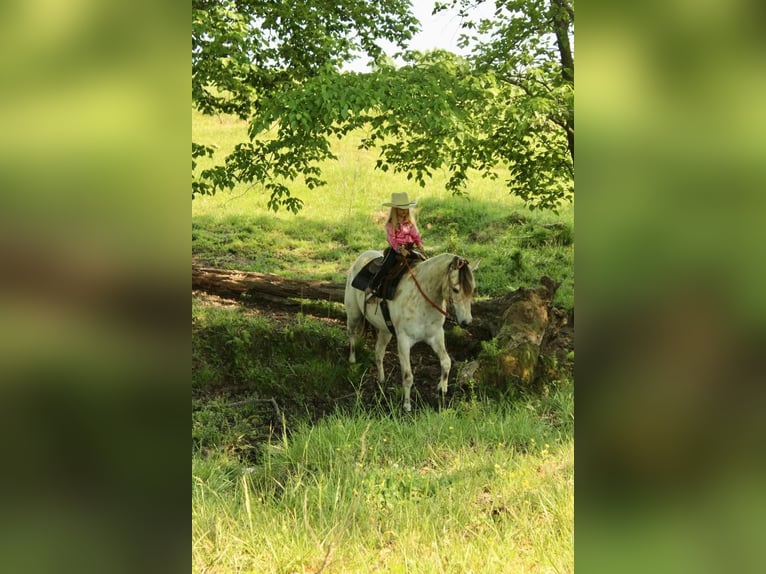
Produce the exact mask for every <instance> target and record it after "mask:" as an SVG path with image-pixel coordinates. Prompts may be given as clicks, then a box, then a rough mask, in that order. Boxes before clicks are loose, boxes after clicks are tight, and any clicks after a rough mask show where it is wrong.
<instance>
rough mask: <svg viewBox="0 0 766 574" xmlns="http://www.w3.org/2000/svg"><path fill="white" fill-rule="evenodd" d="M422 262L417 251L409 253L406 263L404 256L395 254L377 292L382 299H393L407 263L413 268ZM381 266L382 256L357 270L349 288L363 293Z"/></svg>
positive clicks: (421, 256) (422, 259)
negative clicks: (393, 260) (394, 258)
mask: <svg viewBox="0 0 766 574" xmlns="http://www.w3.org/2000/svg"><path fill="white" fill-rule="evenodd" d="M424 260H425V257H424V256H423V254H421V253H418V252H417V251H410V254H409V256H407V262H406V263H405V258H404V256H402V255H399V254H398V253H397V254H396V261H395V262H394V264H393V265H392V266H391V269H389V271H388V273H387V274H386V275H385V276H384V277H383V278H382V280H381V283H380V289H379V292H380V293H381V296H382V298H383V299H388V300H391V299H393V298H394V295H395V294H396V286H397V285H399V281H401V279H402V277H403V276H404V274H405V272H406V271H407V263H409V266H410V267H414V266H416V265H417V264H418V263H420V262H421V261H424ZM382 266H383V256H380V257H376V258H375V259H372V260H371V261H370V262H369V263H367V265H365V266H364V267H362V268H361V269H360V270H359V273H357V275H356V277H354V279H353V280H352V281H351V286H352V287H354V288H356V289H359V290H360V291H364V290H365V289H367V286H368V285H369V284H370V281H372V278H373V277H375V275H376V274H377V273H378V271H380V268H381V267H382Z"/></svg>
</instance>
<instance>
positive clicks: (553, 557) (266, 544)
mask: <svg viewBox="0 0 766 574" xmlns="http://www.w3.org/2000/svg"><path fill="white" fill-rule="evenodd" d="M558 393H559V394H560V395H561V396H560V397H558V400H559V401H560V402H562V403H565V404H567V405H569V408H570V410H571V401H572V398H571V388H562V389H560V390H559V391H558ZM539 408H540V405H537V404H531V403H519V404H516V405H514V406H502V405H497V404H491V403H482V402H468V403H463V404H462V405H460V406H459V407H458V408H454V409H447V410H443V411H441V412H434V411H428V410H424V411H421V412H419V413H417V414H415V415H413V416H403V415H397V414H396V411H382V412H372V413H371V412H368V411H363V410H357V411H355V412H352V413H350V414H348V413H346V414H338V415H333V416H329V417H327V418H325V419H323V420H322V421H320V422H319V423H317V424H315V425H302V426H300V427H299V428H298V429H297V430H296V431H295V433H294V434H293V435H292V436H290V437H282V438H280V437H276V438H275V439H274V440H272V441H271V442H270V443H268V444H267V445H265V446H264V448H263V453H262V458H261V460H260V462H258V463H256V464H254V465H246V464H243V463H242V462H241V461H239V460H238V459H236V458H233V457H232V456H230V455H227V454H226V453H219V454H217V455H215V456H202V455H200V454H198V453H195V455H194V456H193V459H192V463H193V466H192V518H193V541H194V542H193V570H194V571H195V572H204V571H216V572H218V571H220V572H316V571H318V570H319V569H320V568H321V567H322V566H323V565H324V572H375V571H379V572H460V573H462V572H572V571H573V566H572V564H573V441H572V438H571V430H570V429H571V420H563V419H561V420H558V422H557V423H552V422H551V420H556V419H551V418H547V419H546V418H543V417H541V416H540V415H539V414H537V410H538V409H539ZM558 414H560V413H558Z"/></svg>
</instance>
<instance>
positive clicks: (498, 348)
mask: <svg viewBox="0 0 766 574" xmlns="http://www.w3.org/2000/svg"><path fill="white" fill-rule="evenodd" d="M540 283H541V285H540V287H538V288H537V289H524V288H521V289H519V290H517V291H515V292H514V293H513V294H512V295H511V297H510V303H509V304H508V306H507V307H506V309H505V311H504V312H503V314H502V321H501V322H500V329H499V332H498V333H497V336H496V337H495V338H494V339H492V340H491V341H490V342H488V343H486V344H485V345H484V348H483V350H482V352H481V354H480V355H479V359H478V360H479V368H478V369H477V371H476V381H477V382H479V383H481V384H485V385H487V386H490V387H495V388H498V389H499V390H507V389H508V388H509V386H515V385H522V386H526V385H529V384H530V383H532V382H533V381H534V380H535V378H536V374H537V365H538V358H539V355H540V346H541V344H542V342H543V338H544V336H545V333H546V329H547V328H548V321H549V312H550V306H551V302H552V301H553V297H554V296H555V294H556V290H557V289H558V286H559V284H558V283H556V282H554V281H553V280H552V279H551V278H549V277H543V278H542V279H541V280H540Z"/></svg>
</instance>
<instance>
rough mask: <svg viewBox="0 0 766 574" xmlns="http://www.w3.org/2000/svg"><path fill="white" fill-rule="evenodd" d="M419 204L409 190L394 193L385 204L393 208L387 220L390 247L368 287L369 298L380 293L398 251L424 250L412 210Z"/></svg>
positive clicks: (406, 254)
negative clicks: (411, 199) (408, 192)
mask: <svg viewBox="0 0 766 574" xmlns="http://www.w3.org/2000/svg"><path fill="white" fill-rule="evenodd" d="M417 204H418V202H417V201H410V198H409V197H408V196H407V192H401V193H392V194H391V201H390V203H384V204H383V205H385V206H387V207H390V208H391V211H390V213H389V215H388V220H387V221H386V239H387V240H388V245H389V247H387V248H386V250H385V252H384V257H383V264H382V266H381V268H380V271H378V272H377V273H376V275H375V277H373V278H372V281H371V282H370V286H369V287H368V288H367V293H368V294H367V299H370V298H371V297H373V296H374V295H379V293H378V292H377V291H378V289H379V288H380V283H381V281H382V280H383V278H384V277H385V276H386V274H387V273H388V271H389V270H390V269H391V267H392V266H393V265H394V262H395V261H396V254H397V253H399V254H400V255H402V256H403V257H407V256H408V255H409V253H410V251H412V249H413V247H414V248H416V249H417V250H418V251H420V252H422V251H423V239H422V238H421V236H420V231H418V226H417V224H416V223H415V215H414V213H413V212H412V208H413V207H415V206H416V205H417Z"/></svg>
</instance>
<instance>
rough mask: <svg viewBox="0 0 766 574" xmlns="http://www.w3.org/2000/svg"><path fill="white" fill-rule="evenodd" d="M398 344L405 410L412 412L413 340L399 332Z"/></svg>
mask: <svg viewBox="0 0 766 574" xmlns="http://www.w3.org/2000/svg"><path fill="white" fill-rule="evenodd" d="M396 341H397V346H398V350H399V365H400V366H401V369H402V388H403V389H404V410H405V411H407V412H410V411H411V410H412V404H411V403H410V390H411V389H412V381H413V376H412V365H410V348H411V347H412V342H411V341H410V340H409V339H408V338H407V337H404V336H402V335H401V334H397V339H396Z"/></svg>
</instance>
